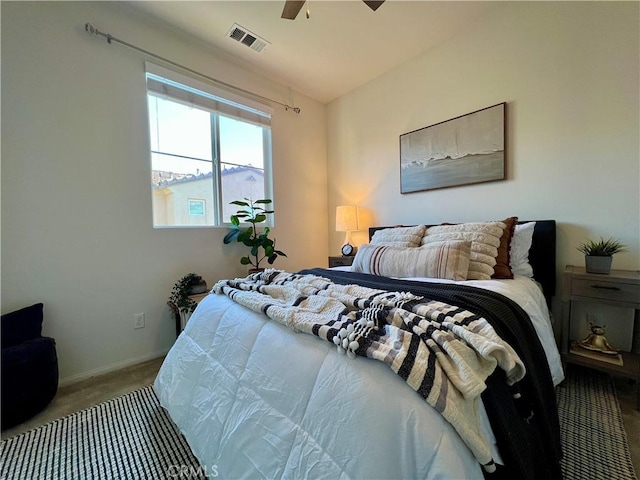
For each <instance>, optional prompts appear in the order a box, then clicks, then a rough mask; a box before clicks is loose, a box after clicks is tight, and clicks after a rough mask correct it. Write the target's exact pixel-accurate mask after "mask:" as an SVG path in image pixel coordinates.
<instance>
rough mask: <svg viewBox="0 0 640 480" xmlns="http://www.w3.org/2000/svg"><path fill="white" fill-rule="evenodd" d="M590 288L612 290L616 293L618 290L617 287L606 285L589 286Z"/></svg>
mask: <svg viewBox="0 0 640 480" xmlns="http://www.w3.org/2000/svg"><path fill="white" fill-rule="evenodd" d="M591 288H597V289H598V290H613V291H616V292H617V291H619V290H620V289H619V288H618V287H609V286H608V285H591Z"/></svg>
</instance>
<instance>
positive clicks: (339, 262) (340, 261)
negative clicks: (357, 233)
mask: <svg viewBox="0 0 640 480" xmlns="http://www.w3.org/2000/svg"><path fill="white" fill-rule="evenodd" d="M353 259H354V257H353V256H351V257H346V256H344V257H329V268H333V267H348V266H350V265H351V264H352V263H353Z"/></svg>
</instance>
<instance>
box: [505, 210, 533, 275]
mask: <svg viewBox="0 0 640 480" xmlns="http://www.w3.org/2000/svg"><path fill="white" fill-rule="evenodd" d="M535 226H536V222H528V223H523V224H521V225H516V228H515V230H514V232H513V237H511V251H510V252H509V253H510V260H509V264H510V266H511V271H513V273H514V274H515V275H522V276H523V277H533V267H532V266H531V264H530V263H529V249H531V242H532V240H533V229H534V228H535Z"/></svg>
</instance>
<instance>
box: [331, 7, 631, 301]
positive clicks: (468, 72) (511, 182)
mask: <svg viewBox="0 0 640 480" xmlns="http://www.w3.org/2000/svg"><path fill="white" fill-rule="evenodd" d="M639 8H640V5H639V4H638V3H636V2H626V3H621V2H509V3H503V4H501V7H500V8H498V9H496V10H494V11H492V12H491V14H490V15H488V16H486V17H483V18H480V19H478V22H477V23H476V24H474V25H472V26H470V27H469V28H467V29H466V30H463V31H460V32H459V33H458V34H457V35H456V36H454V37H453V38H451V39H450V40H448V41H447V42H445V43H442V44H440V45H439V46H437V47H436V48H433V49H432V50H430V51H428V52H427V53H425V54H424V55H422V56H421V57H419V58H417V59H415V60H412V61H410V62H408V63H407V64H405V65H403V66H401V67H399V68H397V69H395V70H392V71H390V72H387V73H386V74H384V75H382V76H380V77H378V78H377V79H375V80H374V81H372V82H370V83H368V84H366V85H364V86H363V87H361V88H358V89H356V90H354V91H352V92H350V93H349V94H347V95H345V96H343V97H341V98H339V99H337V100H335V101H333V102H332V103H330V104H329V105H328V108H327V128H328V139H329V140H328V162H329V172H330V178H329V198H330V202H329V205H330V209H329V212H330V219H329V220H330V221H329V225H331V224H332V221H333V215H335V213H334V212H335V206H336V205H340V204H351V203H355V204H358V205H361V206H363V207H365V208H366V209H368V210H369V211H371V212H373V216H374V218H373V220H372V222H373V223H376V224H382V225H385V224H397V223H405V224H413V223H420V222H424V223H437V222H441V221H453V222H456V221H472V220H476V221H477V220H494V219H502V218H506V217H508V216H511V215H518V216H519V217H520V218H521V219H523V220H524V219H555V220H557V221H558V269H559V270H562V269H564V265H566V264H575V265H582V264H583V263H584V261H583V259H582V257H581V254H580V253H579V252H578V251H577V250H576V248H575V247H576V246H577V245H578V243H580V242H582V241H584V240H585V239H587V238H591V237H595V238H597V237H599V236H601V235H602V236H605V237H608V236H614V237H617V238H619V239H621V241H622V242H623V243H625V244H627V245H628V246H629V250H630V251H629V252H628V253H623V254H619V255H616V256H615V257H614V268H627V269H638V267H639V265H640V195H639V190H640V155H639V146H640V145H639V130H640V124H639V119H638V115H639V107H640V105H639V103H640V102H639V78H640V77H639V65H638V63H639V58H640V55H639V34H638V30H639V22H638V18H639V13H640V12H639ZM504 101H506V102H507V103H508V105H507V115H508V124H507V144H508V147H507V155H508V179H507V180H506V181H502V182H495V183H487V184H482V185H473V186H463V187H455V188H448V189H442V190H433V191H428V192H420V193H412V194H407V195H401V194H400V180H399V139H398V137H399V135H400V134H402V133H406V132H409V131H412V130H415V129H418V128H422V127H425V126H428V125H432V124H435V123H438V122H441V121H444V120H447V119H450V118H453V117H456V116H459V115H462V114H465V113H469V112H472V111H475V110H478V109H480V108H484V107H487V106H490V105H495V104H497V103H500V102H504ZM359 237H360V238H359V240H360V241H364V238H362V235H360V236H359ZM342 240H343V237H342V235H341V234H339V233H335V232H330V251H331V252H337V251H338V249H339V245H341V243H342ZM558 294H559V289H558Z"/></svg>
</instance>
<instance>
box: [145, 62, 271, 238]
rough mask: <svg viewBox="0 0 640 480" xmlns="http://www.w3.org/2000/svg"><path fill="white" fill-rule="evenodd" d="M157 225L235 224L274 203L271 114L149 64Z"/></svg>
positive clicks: (150, 119)
mask: <svg viewBox="0 0 640 480" xmlns="http://www.w3.org/2000/svg"><path fill="white" fill-rule="evenodd" d="M147 99H148V106H149V136H150V144H151V189H152V192H153V226H154V227H183V226H211V225H222V224H224V223H228V222H229V217H230V216H231V215H232V214H234V213H235V212H236V210H237V209H236V207H235V206H234V205H230V204H229V203H230V202H231V201H233V200H241V199H243V198H244V197H248V198H252V199H254V200H255V199H259V198H271V188H270V186H271V126H270V125H271V109H270V108H269V107H266V106H264V105H262V104H258V103H256V102H253V101H252V100H249V99H245V98H242V97H239V96H238V95H234V94H231V93H228V92H226V91H221V90H219V89H216V88H215V87H212V86H210V85H207V84H204V83H202V82H199V81H197V80H194V79H191V78H188V77H185V76H183V75H180V74H177V73H175V72H172V71H169V70H166V69H164V68H162V67H158V66H156V65H151V64H147Z"/></svg>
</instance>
